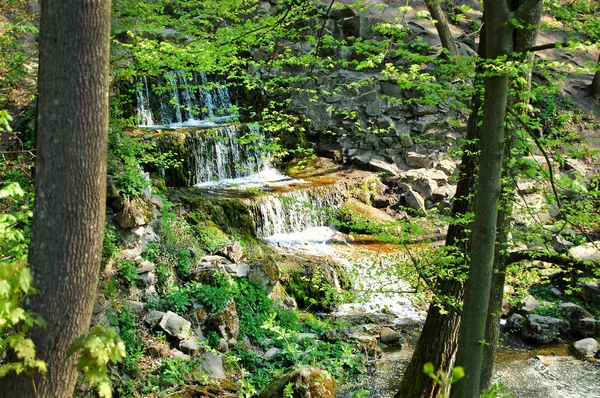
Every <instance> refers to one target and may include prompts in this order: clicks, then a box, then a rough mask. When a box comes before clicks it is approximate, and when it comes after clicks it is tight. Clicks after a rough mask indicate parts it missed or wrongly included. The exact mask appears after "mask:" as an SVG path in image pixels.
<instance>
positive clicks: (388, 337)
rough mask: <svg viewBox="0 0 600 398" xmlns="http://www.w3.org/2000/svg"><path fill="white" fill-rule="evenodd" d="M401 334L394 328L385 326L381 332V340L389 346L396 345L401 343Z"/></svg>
mask: <svg viewBox="0 0 600 398" xmlns="http://www.w3.org/2000/svg"><path fill="white" fill-rule="evenodd" d="M400 337H401V336H400V333H398V332H397V331H395V330H394V329H392V328H389V327H387V326H384V327H382V328H381V330H380V331H379V340H380V341H381V342H382V343H384V344H387V345H395V344H397V343H399V342H400Z"/></svg>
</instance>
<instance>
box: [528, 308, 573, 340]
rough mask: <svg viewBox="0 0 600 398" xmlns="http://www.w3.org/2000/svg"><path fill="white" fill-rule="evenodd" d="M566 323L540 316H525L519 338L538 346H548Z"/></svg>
mask: <svg viewBox="0 0 600 398" xmlns="http://www.w3.org/2000/svg"><path fill="white" fill-rule="evenodd" d="M565 325H566V323H565V322H564V321H563V320H561V319H557V318H552V317H549V316H540V315H535V314H534V315H531V314H530V315H527V316H526V317H525V325H524V328H523V331H522V332H521V338H522V339H523V340H525V341H530V342H533V343H538V344H548V343H551V342H552V341H554V339H556V336H558V334H559V333H560V330H561V329H563V328H565Z"/></svg>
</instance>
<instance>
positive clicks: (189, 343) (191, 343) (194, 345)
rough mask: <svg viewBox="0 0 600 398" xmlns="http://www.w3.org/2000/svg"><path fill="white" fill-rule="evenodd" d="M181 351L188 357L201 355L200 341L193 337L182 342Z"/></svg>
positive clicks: (180, 344)
mask: <svg viewBox="0 0 600 398" xmlns="http://www.w3.org/2000/svg"><path fill="white" fill-rule="evenodd" d="M179 349H180V350H181V351H182V352H183V353H185V354H188V355H191V356H196V355H198V354H199V353H200V346H199V345H198V341H197V340H196V338H195V337H191V338H188V339H185V340H182V341H181V342H180V343H179Z"/></svg>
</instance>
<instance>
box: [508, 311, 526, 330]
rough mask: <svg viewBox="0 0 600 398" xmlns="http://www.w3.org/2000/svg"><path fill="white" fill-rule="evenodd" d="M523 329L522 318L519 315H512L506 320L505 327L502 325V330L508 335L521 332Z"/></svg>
mask: <svg viewBox="0 0 600 398" xmlns="http://www.w3.org/2000/svg"><path fill="white" fill-rule="evenodd" d="M523 327H524V318H523V317H522V316H521V315H519V314H512V315H511V316H509V317H508V319H507V320H506V325H504V330H506V331H507V332H509V333H518V332H520V331H522V330H523Z"/></svg>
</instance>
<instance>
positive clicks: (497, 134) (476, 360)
mask: <svg viewBox="0 0 600 398" xmlns="http://www.w3.org/2000/svg"><path fill="white" fill-rule="evenodd" d="M484 10H485V11H484V13H485V21H486V23H485V27H484V28H485V29H486V35H487V37H489V38H491V37H493V38H494V40H487V41H486V52H487V57H488V59H492V60H493V59H496V58H498V57H499V56H502V55H508V54H510V53H511V52H512V44H513V41H512V38H513V37H512V34H513V26H512V24H511V23H509V19H510V18H511V17H512V14H511V12H510V11H509V9H508V5H507V3H506V1H505V0H486V1H484ZM507 96H508V74H507V73H501V74H498V75H496V76H493V75H492V76H488V77H486V80H485V95H484V100H483V115H482V125H481V140H480V148H481V154H480V161H479V173H478V180H477V188H476V193H475V204H474V212H475V220H474V223H473V234H472V236H473V237H476V239H472V241H471V266H470V270H469V279H468V280H467V282H466V284H465V294H464V298H465V299H464V304H463V314H462V320H461V326H460V333H459V341H458V351H457V355H456V365H457V366H462V367H463V368H464V371H465V377H464V378H463V379H462V380H460V381H458V383H456V384H455V385H454V386H453V388H452V397H453V398H454V397H456V398H471V397H478V396H479V386H480V377H481V369H482V363H483V345H482V341H483V340H484V338H485V325H486V319H487V310H488V305H489V298H490V296H489V295H490V287H491V281H492V274H493V261H494V250H495V240H496V221H497V214H498V201H499V198H500V190H501V174H502V164H503V157H504V156H503V155H504V117H505V113H506V103H507Z"/></svg>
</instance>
